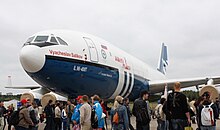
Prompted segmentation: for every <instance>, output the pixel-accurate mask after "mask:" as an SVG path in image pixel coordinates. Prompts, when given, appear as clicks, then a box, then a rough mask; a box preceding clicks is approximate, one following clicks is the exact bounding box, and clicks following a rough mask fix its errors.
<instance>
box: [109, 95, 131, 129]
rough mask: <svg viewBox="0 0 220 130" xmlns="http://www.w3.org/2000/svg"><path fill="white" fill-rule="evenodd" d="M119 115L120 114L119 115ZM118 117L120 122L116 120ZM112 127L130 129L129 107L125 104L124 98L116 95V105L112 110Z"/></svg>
mask: <svg viewBox="0 0 220 130" xmlns="http://www.w3.org/2000/svg"><path fill="white" fill-rule="evenodd" d="M117 115H118V116H117ZM116 116H117V117H118V119H117V120H118V122H115V119H114V117H116ZM111 119H112V129H113V130H128V129H129V121H128V113H127V108H126V107H125V106H124V105H123V98H122V97H121V96H116V98H115V102H114V106H113V107H112V110H111Z"/></svg>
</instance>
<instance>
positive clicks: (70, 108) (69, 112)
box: [66, 100, 75, 130]
mask: <svg viewBox="0 0 220 130" xmlns="http://www.w3.org/2000/svg"><path fill="white" fill-rule="evenodd" d="M74 108H75V106H74V105H73V104H72V103H71V101H70V100H69V101H67V106H66V110H67V116H68V118H67V124H66V125H67V130H70V124H72V122H71V118H72V115H73V110H74Z"/></svg>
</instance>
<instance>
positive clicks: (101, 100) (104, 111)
mask: <svg viewBox="0 0 220 130" xmlns="http://www.w3.org/2000/svg"><path fill="white" fill-rule="evenodd" d="M99 103H100V104H101V107H102V111H103V113H104V114H105V117H104V119H105V127H106V130H107V129H108V124H107V118H108V111H107V110H106V104H105V101H104V99H100V101H99Z"/></svg>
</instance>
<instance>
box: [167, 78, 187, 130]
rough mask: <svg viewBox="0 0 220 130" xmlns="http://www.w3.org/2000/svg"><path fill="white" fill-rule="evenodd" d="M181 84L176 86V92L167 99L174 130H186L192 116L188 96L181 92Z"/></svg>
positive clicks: (177, 83)
mask: <svg viewBox="0 0 220 130" xmlns="http://www.w3.org/2000/svg"><path fill="white" fill-rule="evenodd" d="M180 89H181V85H180V83H179V82H176V83H175V84H174V92H172V93H170V94H169V95H168V98H167V110H168V112H169V113H170V114H171V125H172V128H173V130H184V127H186V126H189V125H190V122H191V120H190V114H189V107H188V103H187V98H186V96H185V95H184V94H183V93H181V92H180Z"/></svg>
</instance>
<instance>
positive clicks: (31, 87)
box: [5, 85, 41, 90]
mask: <svg viewBox="0 0 220 130" xmlns="http://www.w3.org/2000/svg"><path fill="white" fill-rule="evenodd" d="M5 88H11V89H31V90H33V89H38V88H41V86H33V85H30V86H5Z"/></svg>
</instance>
